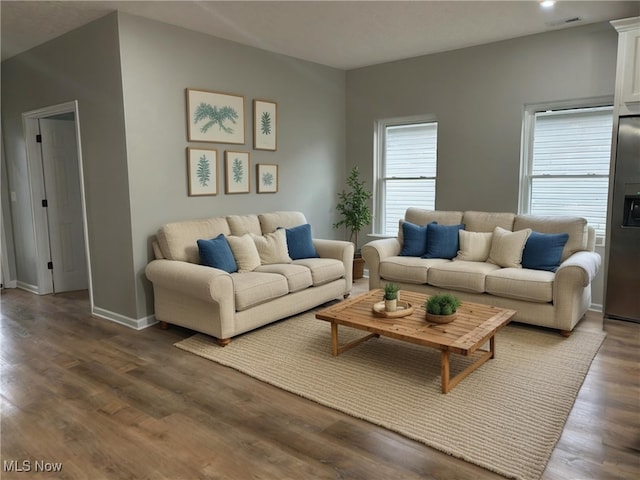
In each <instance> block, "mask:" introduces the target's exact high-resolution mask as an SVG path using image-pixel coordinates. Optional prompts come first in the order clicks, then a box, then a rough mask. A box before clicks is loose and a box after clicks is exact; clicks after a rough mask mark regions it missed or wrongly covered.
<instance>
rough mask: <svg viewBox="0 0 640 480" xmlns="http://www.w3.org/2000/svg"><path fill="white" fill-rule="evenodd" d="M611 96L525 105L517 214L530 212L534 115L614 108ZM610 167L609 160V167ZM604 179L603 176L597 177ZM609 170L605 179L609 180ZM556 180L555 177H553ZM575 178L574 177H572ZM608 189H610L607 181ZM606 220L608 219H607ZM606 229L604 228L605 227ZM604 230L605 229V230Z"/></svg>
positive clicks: (602, 237)
mask: <svg viewBox="0 0 640 480" xmlns="http://www.w3.org/2000/svg"><path fill="white" fill-rule="evenodd" d="M613 100H614V99H613V96H611V95H606V96H601V97H592V98H587V99H573V100H564V101H556V102H545V103H532V104H526V105H525V106H524V110H523V120H522V133H521V137H522V138H521V144H522V148H521V149H520V150H521V152H520V179H519V183H520V185H519V186H520V188H519V195H518V212H519V213H521V214H529V213H530V211H531V204H530V199H531V184H532V178H538V177H537V176H536V177H534V176H533V175H532V174H531V172H532V168H533V144H534V137H535V135H534V134H535V129H534V127H535V116H536V113H539V112H544V111H547V110H552V111H556V110H576V109H583V108H598V107H612V108H613V106H614V102H613ZM610 166H611V159H609V167H610ZM599 176H600V177H604V176H605V175H599ZM610 176H611V174H610V170H609V173H608V174H607V175H606V177H608V178H609V180H610ZM554 177H556V178H558V177H557V176H554ZM583 177H584V178H595V177H594V176H593V175H584V176H583ZM573 178H576V177H573ZM609 188H611V185H610V181H609ZM607 220H608V219H607ZM605 227H606V226H605ZM605 230H606V229H605ZM596 241H597V243H596V244H597V245H599V246H600V245H604V242H605V235H598V236H597V237H596Z"/></svg>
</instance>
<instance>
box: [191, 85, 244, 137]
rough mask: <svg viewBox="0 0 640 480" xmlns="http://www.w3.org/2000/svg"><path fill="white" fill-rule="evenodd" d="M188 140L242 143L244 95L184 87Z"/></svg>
mask: <svg viewBox="0 0 640 480" xmlns="http://www.w3.org/2000/svg"><path fill="white" fill-rule="evenodd" d="M187 125H188V137H189V141H190V142H215V143H232V144H244V143H245V117H244V97H243V96H241V95H233V94H228V93H220V92H212V91H208V90H196V89H190V88H188V89H187Z"/></svg>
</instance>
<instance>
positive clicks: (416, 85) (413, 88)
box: [347, 22, 617, 304]
mask: <svg viewBox="0 0 640 480" xmlns="http://www.w3.org/2000/svg"><path fill="white" fill-rule="evenodd" d="M616 52H617V34H616V32H615V30H614V29H613V27H611V25H610V24H609V23H608V22H606V23H600V24H594V25H587V26H583V27H575V28H570V29H566V30H561V31H554V32H548V33H544V34H539V35H532V36H528V37H523V38H518V39H514V40H507V41H502V42H497V43H492V44H488V45H482V46H479V47H472V48H465V49H461V50H456V51H451V52H446V53H441V54H435V55H428V56H423V57H418V58H413V59H409V60H403V61H397V62H391V63H386V64H382V65H377V66H372V67H367V68H361V69H357V70H351V71H349V72H347V161H348V162H349V165H347V168H350V167H351V165H352V164H353V165H358V166H359V167H360V169H361V171H362V172H363V174H364V177H365V178H366V179H367V181H368V182H371V181H372V178H373V171H372V167H373V164H372V159H373V125H374V121H375V120H377V119H380V118H388V117H401V116H408V115H418V114H434V115H435V116H436V118H437V120H438V178H437V184H436V191H437V193H436V208H437V209H440V210H486V211H508V212H516V211H517V209H518V185H519V175H520V137H521V131H522V130H521V128H522V115H523V110H524V106H525V104H532V103H543V102H551V101H560V100H568V99H579V98H587V97H598V96H604V95H611V96H613V91H614V84H615V71H616V67H615V62H616ZM370 184H371V183H370ZM576 214H578V215H579V214H580V212H576ZM365 239H366V237H365ZM365 241H366V240H365ZM600 253H601V254H602V253H603V252H600ZM597 285H598V287H597V288H594V303H597V304H601V303H602V292H601V288H602V287H601V280H598V282H597Z"/></svg>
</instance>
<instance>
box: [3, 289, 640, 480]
mask: <svg viewBox="0 0 640 480" xmlns="http://www.w3.org/2000/svg"><path fill="white" fill-rule="evenodd" d="M365 282H366V280H360V281H359V282H358V286H357V288H358V289H364V288H366V283H365ZM1 308H2V325H1V327H2V329H1V332H0V342H1V343H0V349H1V353H0V362H1V363H0V365H1V368H2V376H1V385H2V387H1V393H2V410H1V416H2V425H1V426H2V431H1V433H2V437H1V440H2V441H1V447H0V449H1V460H2V473H0V477H1V478H2V479H3V480H4V479H6V480H9V479H23V478H65V479H125V478H126V479H165V478H166V479H197V478H211V479H234V480H235V479H249V478H251V479H296V480H298V479H316V478H318V479H391V478H393V479H397V478H403V479H418V478H420V479H461V480H464V479H469V480H471V479H474V480H477V479H479V480H489V479H500V478H502V477H500V476H499V475H496V474H494V473H492V472H489V471H487V470H484V469H482V468H480V467H476V466H474V465H471V464H469V463H466V462H464V461H462V460H458V459H455V458H452V457H450V456H448V455H445V454H442V453H440V452H437V451H435V450H433V449H430V448H428V447H426V446H424V445H422V444H420V443H417V442H413V441H411V440H409V439H407V438H404V437H402V436H400V435H397V434H395V433H392V432H389V431H388V430H385V429H383V428H379V427H376V426H374V425H371V424H369V423H367V422H364V421H361V420H358V419H355V418H353V417H349V416H347V415H344V414H341V413H339V412H336V411H334V410H331V409H329V408H326V407H323V406H320V405H317V404H315V403H313V402H311V401H308V400H305V399H302V398H300V397H297V396H295V395H293V394H290V393H287V392H284V391H282V390H279V389H277V388H275V387H271V386H269V385H266V384H263V383H261V382H259V381H257V380H254V379H252V378H250V377H248V376H246V375H243V374H241V373H238V372H236V371H234V370H231V369H229V368H226V367H223V366H220V365H218V364H216V363H214V362H210V361H207V360H204V359H202V358H200V357H198V356H195V355H192V354H189V353H186V352H183V351H181V350H179V349H177V348H175V347H173V346H172V345H173V343H175V342H176V341H178V340H179V339H181V338H185V337H187V336H189V335H191V334H192V333H193V332H191V331H189V330H186V329H181V328H178V327H172V328H171V329H169V330H162V329H160V328H159V327H158V326H154V327H150V328H148V329H146V330H143V331H139V332H138V331H134V330H131V329H128V328H126V327H122V326H119V325H117V324H115V323H111V322H108V321H105V320H100V319H95V318H92V317H91V316H90V315H89V314H88V312H89V301H88V296H87V294H86V292H73V293H69V294H62V295H48V296H36V295H32V294H29V293H27V292H24V291H20V290H4V291H2V298H1ZM600 325H601V319H600V318H598V315H595V314H589V318H587V319H585V320H583V321H582V322H581V324H580V327H579V328H600ZM604 328H605V330H606V331H607V333H608V336H607V339H606V340H605V342H604V344H603V346H602V348H601V349H600V352H599V353H598V355H597V356H596V358H595V360H594V361H593V364H592V366H591V370H590V371H589V374H588V376H587V378H586V380H585V382H584V385H583V387H582V389H581V391H580V394H579V396H578V399H577V401H576V403H575V406H574V408H573V410H572V412H571V415H570V417H569V419H568V421H567V424H566V426H565V429H564V432H563V434H562V436H561V438H560V440H559V441H558V444H557V446H556V448H555V450H554V452H553V454H552V456H551V459H550V462H549V464H548V466H547V469H546V470H545V473H544V475H543V477H542V478H544V479H547V480H556V479H558V480H559V479H563V480H566V479H599V480H600V479H602V480H608V479H612V480H613V479H636V478H640V348H639V347H640V325H638V324H634V323H628V322H621V321H614V320H605V321H604ZM58 463H60V464H61V468H62V470H61V471H59V472H58V473H56V472H55V470H56V469H58V468H59V467H60V466H59V465H57V464H58ZM37 469H38V470H40V471H41V472H40V473H36V470H37ZM47 469H48V471H49V473H47V472H42V470H47ZM20 470H22V472H21V471H20ZM26 471H29V473H28V474H27V473H25V472H26Z"/></svg>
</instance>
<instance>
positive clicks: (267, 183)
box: [256, 163, 279, 193]
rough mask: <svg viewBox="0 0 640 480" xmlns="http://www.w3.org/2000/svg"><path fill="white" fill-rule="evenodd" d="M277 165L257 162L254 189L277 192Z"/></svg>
mask: <svg viewBox="0 0 640 480" xmlns="http://www.w3.org/2000/svg"><path fill="white" fill-rule="evenodd" d="M278 182H279V179H278V165H274V164H266V163H258V164H257V165H256V191H257V192H258V193H278Z"/></svg>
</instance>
